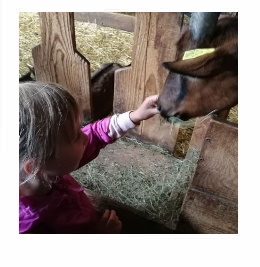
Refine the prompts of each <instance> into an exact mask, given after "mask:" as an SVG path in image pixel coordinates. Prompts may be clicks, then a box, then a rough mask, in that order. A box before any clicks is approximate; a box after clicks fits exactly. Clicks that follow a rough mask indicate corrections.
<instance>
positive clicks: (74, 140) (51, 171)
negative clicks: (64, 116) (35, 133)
mask: <svg viewBox="0 0 260 267" xmlns="http://www.w3.org/2000/svg"><path fill="white" fill-rule="evenodd" d="M88 141H89V138H88V136H87V135H85V134H84V133H83V132H82V131H81V123H80V120H79V119H78V116H76V118H75V120H74V121H68V122H67V123H66V124H65V127H62V128H61V130H60V134H59V142H58V144H57V151H56V155H55V157H54V158H53V159H49V160H48V161H47V162H46V164H45V168H44V170H45V172H46V174H47V175H48V176H58V175H64V174H68V173H70V172H72V171H74V170H76V169H77V168H78V166H79V163H80V160H81V159H82V156H83V153H84V151H85V147H86V145H87V143H88Z"/></svg>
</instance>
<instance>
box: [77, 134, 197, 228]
mask: <svg viewBox="0 0 260 267" xmlns="http://www.w3.org/2000/svg"><path fill="white" fill-rule="evenodd" d="M183 169H184V170H185V172H184V173H181V171H182V172H183ZM194 170H195V164H193V163H191V162H187V161H186V160H180V159H176V158H174V157H173V156H172V155H171V154H170V153H169V152H168V151H166V150H163V149H162V148H159V147H156V146H154V145H148V144H145V143H142V142H140V141H137V140H136V139H133V138H129V137H123V138H121V139H119V140H117V141H116V142H115V143H113V144H110V145H108V146H107V147H106V148H104V149H103V150H102V151H101V152H100V154H99V156H98V157H97V158H96V159H95V160H94V161H92V162H90V163H89V164H87V165H85V166H83V167H82V168H80V169H79V170H77V171H75V172H73V173H72V175H73V176H74V177H75V178H76V179H77V180H78V181H79V182H80V183H81V184H82V185H83V186H84V187H86V188H87V189H90V190H92V191H94V192H95V193H98V194H99V195H100V196H102V197H106V198H108V199H111V200H112V201H113V200H115V201H117V202H118V203H122V204H123V205H124V207H126V208H129V209H131V210H132V211H134V213H135V214H137V215H138V216H141V217H143V218H146V219H149V220H152V221H154V222H157V223H159V224H161V225H164V226H167V227H169V228H170V229H175V227H176V222H177V219H178V215H179V212H180V208H181V204H182V201H183V197H184V194H185V192H186V190H187V186H188V183H189V181H190V178H191V176H192V174H193V172H194Z"/></svg>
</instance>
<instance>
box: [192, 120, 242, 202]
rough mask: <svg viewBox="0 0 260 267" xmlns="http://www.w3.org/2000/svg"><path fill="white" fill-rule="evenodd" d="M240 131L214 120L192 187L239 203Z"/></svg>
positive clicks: (206, 138) (206, 137)
mask: <svg viewBox="0 0 260 267" xmlns="http://www.w3.org/2000/svg"><path fill="white" fill-rule="evenodd" d="M237 160H238V129H237V127H236V126H232V125H229V124H227V123H222V122H220V121H216V120H213V121H212V122H211V124H210V126H209V129H208V131H207V134H206V136H205V142H204V145H203V148H202V150H201V154H200V160H199V162H198V165H197V170H196V173H195V175H194V179H193V182H192V186H193V187H194V188H200V189H201V190H205V191H207V192H210V193H213V194H215V195H218V196H220V197H224V198H227V199H229V200H231V201H237V200H238V162H237Z"/></svg>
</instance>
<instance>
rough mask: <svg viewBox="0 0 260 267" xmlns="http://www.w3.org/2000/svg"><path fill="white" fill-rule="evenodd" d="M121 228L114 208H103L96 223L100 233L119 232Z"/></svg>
mask: <svg viewBox="0 0 260 267" xmlns="http://www.w3.org/2000/svg"><path fill="white" fill-rule="evenodd" d="M121 230H122V223H121V221H120V220H119V218H118V217H117V215H116V212H115V211H114V210H105V212H104V214H103V216H102V217H101V219H100V221H99V225H98V232H99V233H100V234H119V233H120V232H121Z"/></svg>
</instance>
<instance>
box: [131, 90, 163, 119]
mask: <svg viewBox="0 0 260 267" xmlns="http://www.w3.org/2000/svg"><path fill="white" fill-rule="evenodd" d="M158 97H159V95H151V96H148V97H147V98H146V99H145V100H144V102H143V103H142V104H141V106H140V107H139V108H138V109H136V110H134V111H131V113H130V119H131V121H132V122H133V123H135V124H139V123H140V122H141V121H142V120H147V119H149V118H151V117H153V116H154V115H156V114H159V110H158V109H157V106H156V104H157V101H158Z"/></svg>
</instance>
